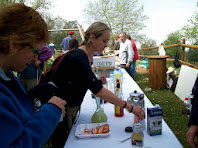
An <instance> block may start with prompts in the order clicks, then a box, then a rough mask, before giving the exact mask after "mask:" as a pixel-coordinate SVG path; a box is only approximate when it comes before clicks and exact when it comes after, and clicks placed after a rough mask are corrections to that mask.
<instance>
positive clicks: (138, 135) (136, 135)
mask: <svg viewBox="0 0 198 148" xmlns="http://www.w3.org/2000/svg"><path fill="white" fill-rule="evenodd" d="M143 142H144V133H143V127H142V125H141V124H140V123H134V124H133V133H132V136H131V143H132V145H134V146H140V147H142V146H143Z"/></svg>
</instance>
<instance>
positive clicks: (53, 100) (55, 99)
mask: <svg viewBox="0 0 198 148" xmlns="http://www.w3.org/2000/svg"><path fill="white" fill-rule="evenodd" d="M48 102H49V103H52V104H54V105H56V106H58V107H59V108H60V109H61V110H62V113H63V117H65V114H66V112H65V105H66V104H67V103H66V101H64V100H62V99H61V98H59V97H56V96H53V97H52V98H51V99H50V100H49V101H48Z"/></svg>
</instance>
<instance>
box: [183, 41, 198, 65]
mask: <svg viewBox="0 0 198 148" xmlns="http://www.w3.org/2000/svg"><path fill="white" fill-rule="evenodd" d="M194 45H198V41H197V42H196V43H195V44H194ZM186 59H187V60H188V61H189V62H190V63H193V64H195V62H198V50H197V49H191V48H190V49H189V50H188V51H186Z"/></svg>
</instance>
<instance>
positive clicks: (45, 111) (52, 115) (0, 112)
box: [0, 92, 61, 148]
mask: <svg viewBox="0 0 198 148" xmlns="http://www.w3.org/2000/svg"><path fill="white" fill-rule="evenodd" d="M0 96H1V99H0V117H1V118H0V125H1V126H0V131H1V134H2V135H3V136H0V143H1V147H29V148H34V147H42V146H43V145H45V143H46V142H47V140H48V139H49V137H50V135H51V134H52V132H53V131H54V129H55V127H56V126H57V124H58V121H59V118H60V115H61V110H60V109H59V108H58V107H56V106H55V105H53V104H49V103H47V104H45V105H44V106H43V107H42V108H41V109H40V110H39V111H38V112H36V113H35V114H34V115H30V114H29V113H27V112H26V111H25V110H24V109H23V107H22V106H21V104H19V102H18V100H17V99H16V98H14V97H13V96H12V95H10V94H7V95H4V94H3V93H1V92H0ZM8 96H9V97H8ZM5 104H7V105H5Z"/></svg>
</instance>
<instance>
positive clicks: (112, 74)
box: [110, 71, 114, 83]
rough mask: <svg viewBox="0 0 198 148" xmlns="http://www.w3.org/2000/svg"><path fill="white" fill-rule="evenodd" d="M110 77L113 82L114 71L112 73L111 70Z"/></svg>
mask: <svg viewBox="0 0 198 148" xmlns="http://www.w3.org/2000/svg"><path fill="white" fill-rule="evenodd" d="M110 78H111V82H112V83H113V82H114V73H113V71H112V72H111V73H110Z"/></svg>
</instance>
